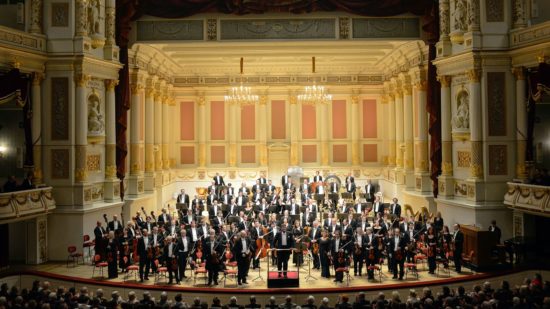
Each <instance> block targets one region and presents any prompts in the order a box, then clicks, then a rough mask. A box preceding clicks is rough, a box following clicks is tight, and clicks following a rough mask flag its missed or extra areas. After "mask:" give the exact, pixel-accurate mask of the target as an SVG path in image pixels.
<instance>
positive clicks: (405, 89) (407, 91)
mask: <svg viewBox="0 0 550 309" xmlns="http://www.w3.org/2000/svg"><path fill="white" fill-rule="evenodd" d="M403 94H404V95H406V96H410V95H412V86H411V85H410V84H407V85H403Z"/></svg>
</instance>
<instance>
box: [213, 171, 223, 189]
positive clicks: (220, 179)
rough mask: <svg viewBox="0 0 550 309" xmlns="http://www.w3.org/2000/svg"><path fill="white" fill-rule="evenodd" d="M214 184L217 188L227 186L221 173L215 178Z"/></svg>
mask: <svg viewBox="0 0 550 309" xmlns="http://www.w3.org/2000/svg"><path fill="white" fill-rule="evenodd" d="M214 184H215V185H216V186H225V182H224V181H223V177H222V176H220V173H216V176H214Z"/></svg>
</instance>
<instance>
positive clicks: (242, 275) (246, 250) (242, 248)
mask: <svg viewBox="0 0 550 309" xmlns="http://www.w3.org/2000/svg"><path fill="white" fill-rule="evenodd" d="M237 235H238V236H237V237H236V239H235V243H234V245H233V256H234V257H235V259H236V260H237V284H238V285H242V284H243V283H244V284H247V283H248V282H246V274H247V273H248V267H249V266H250V255H251V254H252V252H251V250H250V248H251V246H252V241H251V240H250V239H249V238H248V237H246V232H245V231H241V232H240V233H239V234H237Z"/></svg>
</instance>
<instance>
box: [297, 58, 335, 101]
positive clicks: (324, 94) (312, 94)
mask: <svg viewBox="0 0 550 309" xmlns="http://www.w3.org/2000/svg"><path fill="white" fill-rule="evenodd" d="M311 72H312V75H313V85H311V86H306V87H305V88H304V92H303V93H302V94H299V95H298V102H300V103H302V104H304V105H315V104H317V103H323V104H328V103H330V102H331V101H332V95H330V94H328V91H327V90H326V88H325V86H321V85H317V84H316V81H315V76H314V74H315V57H311Z"/></svg>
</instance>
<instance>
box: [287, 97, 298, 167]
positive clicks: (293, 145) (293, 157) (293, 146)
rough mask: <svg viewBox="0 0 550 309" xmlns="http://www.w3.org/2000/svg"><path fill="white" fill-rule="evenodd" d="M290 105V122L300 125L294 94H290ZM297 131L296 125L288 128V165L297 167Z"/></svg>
mask: <svg viewBox="0 0 550 309" xmlns="http://www.w3.org/2000/svg"><path fill="white" fill-rule="evenodd" d="M288 101H289V103H290V121H291V123H293V124H298V123H300V122H299V121H298V120H299V116H300V114H299V112H298V108H299V105H298V98H297V97H296V94H294V93H290V94H289V99H288ZM298 135H299V131H298V126H297V125H291V126H290V165H293V166H295V165H298V162H299V152H298V139H299V136H298Z"/></svg>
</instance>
